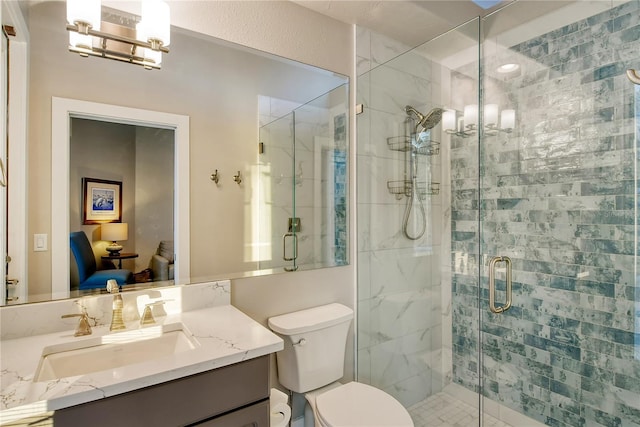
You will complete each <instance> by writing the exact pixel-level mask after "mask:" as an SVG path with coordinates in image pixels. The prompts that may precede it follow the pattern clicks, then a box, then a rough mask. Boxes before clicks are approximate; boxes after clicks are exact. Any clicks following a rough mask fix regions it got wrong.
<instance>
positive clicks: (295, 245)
mask: <svg viewBox="0 0 640 427" xmlns="http://www.w3.org/2000/svg"><path fill="white" fill-rule="evenodd" d="M287 237H293V256H292V257H291V258H289V257H287ZM282 259H284V260H285V261H294V263H293V264H294V265H293V267H291V268H287V267H285V268H284V270H285V271H296V270H297V269H298V266H297V265H295V260H296V259H298V236H297V235H296V233H285V234H284V235H283V236H282Z"/></svg>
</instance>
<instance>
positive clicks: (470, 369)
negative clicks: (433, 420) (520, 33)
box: [451, 0, 640, 427]
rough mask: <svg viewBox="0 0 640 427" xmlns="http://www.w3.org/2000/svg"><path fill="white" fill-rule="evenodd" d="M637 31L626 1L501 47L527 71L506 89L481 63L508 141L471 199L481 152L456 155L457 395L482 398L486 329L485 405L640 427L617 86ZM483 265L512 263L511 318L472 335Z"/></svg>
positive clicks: (634, 286) (625, 103) (628, 113)
mask: <svg viewBox="0 0 640 427" xmlns="http://www.w3.org/2000/svg"><path fill="white" fill-rule="evenodd" d="M639 24H640V2H638V1H636V0H634V1H631V2H627V3H624V4H622V5H619V6H617V7H615V8H612V9H611V10H608V11H606V12H603V13H600V14H597V15H595V16H592V17H590V18H587V19H584V20H581V21H578V22H574V23H571V24H569V25H566V26H563V27H561V28H558V29H556V30H554V31H551V32H549V33H546V34H543V35H540V36H538V37H536V38H533V39H530V40H527V41H525V42H522V43H519V44H517V45H515V46H510V47H507V49H505V51H504V52H502V55H503V56H501V58H502V57H504V55H506V56H507V57H508V59H509V60H510V62H518V63H521V64H525V66H524V67H522V69H521V73H520V75H519V76H516V77H514V78H504V79H496V78H493V77H492V76H491V75H490V71H489V70H490V69H491V66H492V65H495V62H494V61H495V59H496V58H493V57H487V58H485V65H486V67H487V70H488V71H487V72H486V74H485V80H484V85H485V90H486V93H485V96H486V97H487V99H491V98H492V97H494V99H502V100H503V101H504V100H506V101H507V102H508V103H510V104H511V106H512V107H513V108H516V109H517V111H518V114H517V125H516V129H515V130H514V132H513V133H512V134H499V135H496V136H487V137H486V138H484V139H483V141H482V142H481V152H480V153H479V154H480V159H481V162H482V165H481V168H480V171H481V182H480V193H481V194H480V198H479V196H478V192H477V191H476V190H475V188H476V185H477V180H476V178H474V173H473V171H472V172H471V173H470V171H469V169H470V166H471V168H473V165H476V164H477V160H476V159H477V158H478V152H477V150H474V149H473V146H472V145H473V142H471V141H470V140H469V139H464V140H463V139H460V138H455V139H454V140H453V141H452V153H451V157H452V159H451V162H452V163H451V167H452V181H451V185H452V212H451V215H452V235H451V236H452V252H451V256H452V263H453V265H454V267H453V352H454V354H453V364H454V366H453V370H454V376H453V380H454V382H456V383H459V384H462V385H464V386H465V387H467V388H470V389H472V390H477V389H478V385H477V384H478V370H479V367H478V365H477V362H476V359H477V352H478V333H477V330H478V327H479V326H481V329H482V332H483V334H482V353H483V355H484V363H483V366H482V372H483V375H484V383H483V385H484V387H483V392H484V394H485V395H486V396H488V397H490V398H491V399H493V400H496V401H498V402H500V403H502V404H504V405H506V406H508V407H510V408H512V409H515V410H517V411H519V412H521V413H524V414H526V415H527V416H529V417H531V418H534V419H536V420H538V421H541V422H543V423H545V424H547V425H551V426H558V427H566V426H628V427H638V426H640V386H639V384H640V359H639V358H638V342H640V341H639V337H640V328H639V327H640V321H639V316H640V310H639V307H640V299H639V297H640V288H639V285H638V280H637V278H636V276H635V271H634V268H635V263H636V262H637V251H638V248H637V246H636V243H637V240H636V238H637V234H636V228H635V226H636V223H637V215H638V205H637V202H636V200H635V197H636V195H637V193H636V192H637V188H638V186H637V183H638V181H637V177H635V176H634V173H635V170H634V169H635V165H636V160H637V157H636V151H634V150H635V149H636V148H637V147H636V144H637V143H636V140H637V137H638V135H637V134H636V131H637V128H636V123H635V122H636V121H637V120H636V119H637V118H636V117H634V93H633V86H632V85H631V83H630V82H629V81H628V80H627V78H626V76H625V75H624V73H625V70H626V69H627V68H637V67H638V64H639V63H640V25H639ZM488 42H490V43H495V42H496V41H495V40H488ZM478 208H480V227H481V233H479V230H478V227H477V226H478V222H477V221H476V215H477V209H478ZM478 242H479V243H480V247H479V248H478ZM478 253H481V254H482V256H481V257H480V259H478V258H479V257H478V256H477V254H478ZM494 255H507V256H509V257H511V259H512V261H513V269H514V271H513V289H514V297H513V298H514V306H513V308H512V309H511V310H509V311H508V312H506V313H505V314H497V315H496V314H490V313H489V312H488V310H486V309H481V310H480V312H481V313H482V314H481V316H482V319H481V322H482V323H481V325H479V324H478V322H479V319H478V305H477V296H478V287H477V280H476V274H477V272H476V271H477V268H478V265H480V266H481V276H482V280H481V287H482V289H481V301H480V304H481V305H482V306H483V307H486V306H487V304H488V301H487V299H488V293H487V271H486V265H487V261H488V257H490V256H494ZM502 277H503V276H501V275H499V280H498V288H499V289H503V288H504V283H503V282H502V280H500V279H501V278H502ZM498 295H499V296H498V298H499V299H501V298H502V295H503V294H502V292H498Z"/></svg>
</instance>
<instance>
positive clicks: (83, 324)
mask: <svg viewBox="0 0 640 427" xmlns="http://www.w3.org/2000/svg"><path fill="white" fill-rule="evenodd" d="M68 317H79V318H80V322H78V326H77V327H76V332H75V333H74V334H73V336H74V337H81V336H83V335H91V325H90V324H89V316H87V313H86V312H82V313H73V314H63V315H62V318H63V319H66V318H68Z"/></svg>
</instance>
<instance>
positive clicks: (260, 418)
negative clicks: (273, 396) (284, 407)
mask: <svg viewBox="0 0 640 427" xmlns="http://www.w3.org/2000/svg"><path fill="white" fill-rule="evenodd" d="M196 425H197V427H269V401H268V400H266V401H264V402H260V403H256V404H255V405H251V406H248V407H246V408H243V409H239V410H237V411H234V412H231V413H230V414H226V415H222V416H220V417H217V418H214V419H212V420H207V421H203V422H202V423H199V424H196Z"/></svg>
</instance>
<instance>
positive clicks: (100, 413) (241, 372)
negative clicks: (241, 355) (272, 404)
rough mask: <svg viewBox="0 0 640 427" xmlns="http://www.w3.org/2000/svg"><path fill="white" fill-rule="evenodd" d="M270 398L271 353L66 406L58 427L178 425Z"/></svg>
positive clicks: (58, 415)
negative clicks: (127, 391) (82, 426)
mask: <svg viewBox="0 0 640 427" xmlns="http://www.w3.org/2000/svg"><path fill="white" fill-rule="evenodd" d="M268 399H269V356H261V357H259V358H256V359H251V360H247V361H244V362H241V363H236V364H235V365H230V366H225V367H222V368H218V369H214V370H212V371H207V372H203V373H200V374H196V375H191V376H189V377H184V378H180V379H177V380H174V381H170V382H166V383H162V384H158V385H155V386H151V387H147V388H143V389H139V390H135V391H131V392H129V393H124V394H120V395H116V396H111V397H107V398H104V399H99V400H96V401H94V402H88V403H84V404H81V405H77V406H72V407H69V408H65V409H61V410H58V411H56V412H55V413H54V414H53V418H54V425H55V426H56V427H66V426H70V427H75V426H81V425H86V426H91V427H115V426H117V427H142V426H144V427H146V426H153V427H176V426H184V425H192V424H194V423H198V422H200V421H201V420H207V419H212V417H215V416H218V415H223V414H227V413H229V414H230V413H232V412H231V411H234V410H236V409H237V408H243V407H245V406H246V405H251V404H254V403H256V402H262V401H267V402H268Z"/></svg>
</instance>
